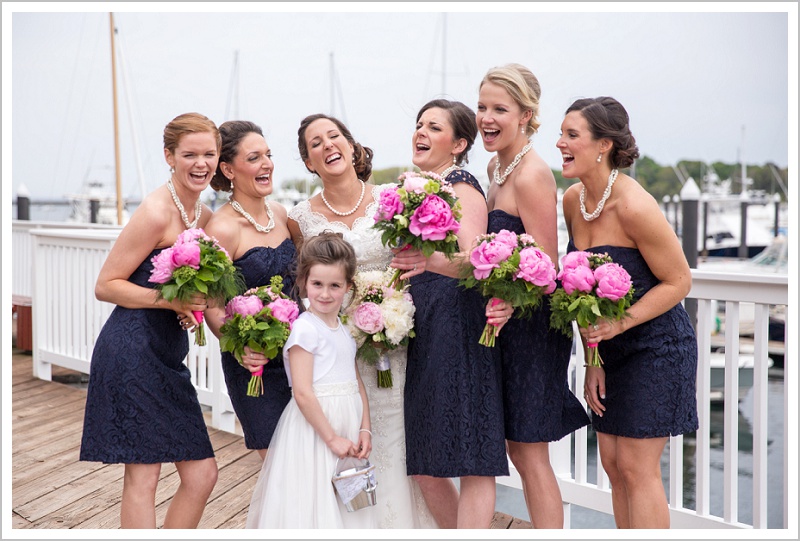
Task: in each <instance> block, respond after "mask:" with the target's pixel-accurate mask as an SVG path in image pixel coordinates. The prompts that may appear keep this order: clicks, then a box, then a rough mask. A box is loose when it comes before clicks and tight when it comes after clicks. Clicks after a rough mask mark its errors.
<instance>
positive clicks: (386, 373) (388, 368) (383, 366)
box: [375, 353, 394, 389]
mask: <svg viewBox="0 0 800 541" xmlns="http://www.w3.org/2000/svg"><path fill="white" fill-rule="evenodd" d="M375 368H377V370H378V387H382V388H384V389H391V388H392V385H393V384H394V382H393V381H392V365H391V363H390V362H389V354H388V353H381V356H380V357H378V362H377V363H375Z"/></svg>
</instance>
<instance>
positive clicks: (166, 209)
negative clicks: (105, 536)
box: [80, 113, 220, 529]
mask: <svg viewBox="0 0 800 541" xmlns="http://www.w3.org/2000/svg"><path fill="white" fill-rule="evenodd" d="M219 147H220V137H219V131H218V130H217V127H216V125H214V123H213V122H212V121H211V120H209V119H208V118H206V117H205V116H203V115H200V114H197V113H187V114H184V115H180V116H177V117H175V118H174V119H173V120H172V121H171V122H170V123H169V124H167V126H166V127H165V128H164V157H165V159H166V161H167V164H168V165H169V167H170V173H171V176H170V178H169V179H167V182H166V185H162V186H160V187H159V188H156V190H155V191H153V192H151V193H150V194H148V195H147V197H145V198H144V200H143V201H142V203H141V204H140V205H139V207H138V208H137V209H136V211H135V212H134V213H133V215H132V216H131V219H130V221H129V222H128V224H127V225H126V226H125V227H124V228H123V229H122V231H121V232H120V234H119V237H118V238H117V241H116V242H115V243H114V247H113V248H112V249H111V252H110V253H109V254H108V258H107V259H106V261H105V263H104V264H103V268H102V269H100V274H99V276H98V277H97V285H96V286H95V295H96V296H97V299H98V300H101V301H105V302H110V303H113V304H116V305H117V306H116V307H115V308H114V310H113V311H112V312H111V315H110V316H109V318H108V320H106V323H105V325H103V328H102V330H101V331H100V335H99V336H98V337H97V341H96V342H95V345H94V351H93V352H92V362H91V372H90V374H89V388H88V390H87V396H86V412H85V415H84V422H83V438H82V440H81V451H80V460H86V461H93V462H103V463H105V464H124V465H125V473H124V477H123V483H122V499H121V505H120V524H121V527H122V528H150V529H153V528H155V527H156V509H155V499H156V490H157V489H158V483H159V479H160V475H161V464H162V463H169V462H172V463H174V464H175V467H176V468H177V470H178V476H179V477H180V484H179V485H178V489H177V491H176V492H175V494H174V495H173V496H172V500H171V502H170V504H169V509H167V515H166V517H165V518H164V525H163V527H164V528H196V527H197V524H198V523H199V522H200V518H201V517H202V516H203V510H204V509H205V506H206V502H207V501H208V497H209V496H210V495H211V491H212V490H213V489H214V485H215V484H216V482H217V475H218V470H217V463H216V461H215V459H214V449H213V447H212V446H211V440H210V439H209V436H208V428H207V427H206V423H205V419H204V418H203V412H202V410H201V408H200V402H199V401H198V399H197V390H196V389H195V388H194V386H193V385H192V381H191V374H190V373H189V369H188V368H187V367H186V365H185V364H184V362H183V361H184V359H185V358H186V355H187V353H188V352H189V340H188V338H187V333H186V332H185V331H184V327H194V326H196V325H197V320H196V319H195V318H194V316H193V315H192V311H201V312H202V311H203V310H205V309H206V299H205V296H204V295H195V296H194V297H193V298H192V300H191V302H181V301H179V300H178V299H175V300H173V301H167V300H166V299H164V298H159V296H158V295H157V294H156V291H155V290H154V289H153V286H154V284H153V283H152V282H150V281H149V279H150V273H151V271H152V269H153V263H152V258H153V257H154V256H156V255H157V254H159V253H160V252H161V251H162V250H164V249H165V248H169V247H170V246H172V245H173V244H174V243H175V241H176V240H177V239H178V236H179V235H180V234H181V233H183V232H184V231H185V230H187V229H192V228H196V227H200V228H204V227H205V226H206V224H207V223H208V219H209V217H210V216H211V210H210V209H209V208H208V207H206V206H205V205H203V204H202V203H201V202H200V194H201V193H202V192H203V190H205V189H206V187H207V186H208V183H209V181H210V180H211V177H212V176H213V175H214V170H215V169H216V167H217V160H218V159H219ZM176 313H177V318H176ZM179 320H182V321H184V322H185V323H184V324H183V325H181V323H180V322H179Z"/></svg>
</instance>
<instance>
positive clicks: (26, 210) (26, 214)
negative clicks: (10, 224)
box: [17, 184, 31, 220]
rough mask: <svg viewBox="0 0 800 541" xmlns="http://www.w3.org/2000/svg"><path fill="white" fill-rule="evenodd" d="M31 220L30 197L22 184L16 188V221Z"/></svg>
mask: <svg viewBox="0 0 800 541" xmlns="http://www.w3.org/2000/svg"><path fill="white" fill-rule="evenodd" d="M30 219H31V195H30V193H29V192H28V188H26V187H25V185H24V184H20V185H19V188H17V220H30Z"/></svg>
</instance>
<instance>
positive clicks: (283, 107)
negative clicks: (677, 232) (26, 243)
mask: <svg viewBox="0 0 800 541" xmlns="http://www.w3.org/2000/svg"><path fill="white" fill-rule="evenodd" d="M742 6H744V7H742ZM2 7H3V20H2V24H3V33H2V34H3V109H4V110H3V113H4V114H3V124H4V126H3V130H4V137H3V158H4V159H3V172H4V175H3V187H4V193H5V194H13V195H16V192H17V189H18V188H19V186H20V185H21V184H24V185H25V186H26V187H27V189H28V191H29V192H30V193H31V195H32V197H33V198H34V199H36V198H41V197H60V196H62V195H65V194H67V193H70V192H75V191H79V190H80V188H81V184H82V183H83V181H84V179H88V180H94V179H98V180H103V181H106V182H108V183H109V186H111V187H112V189H113V185H114V169H113V165H114V139H113V114H112V110H113V109H112V91H111V59H110V43H109V42H110V31H109V14H108V13H109V11H114V13H115V15H114V16H115V22H116V26H117V27H118V29H119V40H118V48H117V52H118V56H119V60H118V62H117V80H118V88H119V122H120V137H121V139H120V150H121V167H122V182H123V193H124V194H125V195H128V196H131V197H134V198H138V197H141V193H142V189H144V191H146V192H149V191H151V190H153V189H154V188H155V187H157V186H158V185H159V184H161V183H163V182H164V181H165V180H166V179H167V176H168V172H167V166H166V164H165V162H164V158H163V150H162V148H163V146H162V134H163V128H164V125H165V124H166V123H167V122H169V121H170V120H171V119H172V118H174V117H175V116H177V115H178V114H181V113H184V112H188V111H197V112H201V113H203V114H205V115H207V116H208V117H210V118H211V119H212V120H214V121H215V122H216V123H218V124H219V123H221V122H223V121H225V120H231V119H234V117H237V118H240V119H247V120H252V121H254V122H256V123H257V124H259V125H261V126H262V127H263V128H264V132H265V135H266V137H267V142H268V143H269V145H270V146H271V148H272V150H273V155H274V156H273V159H274V161H275V168H276V169H275V176H276V179H277V180H278V182H280V181H281V180H284V179H288V178H296V177H301V178H309V177H310V175H309V173H308V172H307V171H306V170H305V168H304V167H303V165H302V163H301V161H300V158H299V153H298V151H297V128H298V125H299V123H300V120H301V119H302V118H303V117H304V116H306V115H308V114H312V113H318V112H325V113H333V114H335V115H336V116H339V117H340V118H342V119H343V120H344V121H345V122H346V123H347V124H348V126H349V127H350V129H351V131H352V132H353V134H354V136H355V137H356V138H357V140H358V141H359V142H361V143H362V144H364V145H365V146H369V147H371V148H372V149H373V150H374V151H375V159H374V164H373V165H374V168H375V169H382V168H386V167H392V166H400V167H403V166H405V167H411V160H410V154H411V152H410V149H411V134H412V131H413V128H414V122H415V115H416V112H417V110H418V109H419V108H420V106H422V105H423V104H424V103H425V102H426V101H428V100H430V99H433V98H436V97H442V96H444V97H447V98H450V99H457V100H460V101H463V102H464V103H466V104H467V105H469V106H470V107H472V108H474V107H475V104H476V101H477V96H478V84H479V83H480V80H481V78H482V77H483V75H484V74H485V72H486V71H487V70H488V69H489V68H491V67H493V66H498V65H502V64H506V63H509V62H518V63H521V64H524V65H525V66H527V67H529V68H530V69H531V70H532V71H533V72H534V73H535V74H536V76H537V77H538V78H539V80H540V83H541V86H542V100H541V118H540V119H541V121H542V127H541V129H540V131H539V133H538V134H536V135H535V136H534V139H533V140H534V143H535V145H536V148H537V149H538V151H539V152H540V154H542V156H543V157H544V158H545V160H546V161H547V162H548V163H549V164H550V166H551V167H553V168H556V169H560V167H561V162H560V154H559V153H558V151H557V150H556V148H555V143H556V140H557V139H558V135H559V130H560V123H561V120H562V118H563V112H564V110H565V109H566V108H567V107H568V106H569V105H570V104H571V103H572V102H573V101H574V100H575V99H577V98H581V97H595V96H599V95H610V96H613V97H615V98H617V99H618V100H619V101H621V102H622V104H623V105H624V106H625V107H626V108H627V110H628V112H629V114H630V117H631V127H632V130H633V134H634V136H635V137H636V140H637V142H638V145H639V148H640V151H641V153H642V154H644V155H647V156H649V157H651V158H653V159H654V160H656V162H658V163H660V164H662V165H671V164H675V163H676V162H677V161H679V160H683V159H687V160H702V161H706V162H714V161H723V162H729V163H730V162H737V161H739V160H740V157H742V156H743V157H744V159H745V160H746V161H747V162H748V163H755V164H765V163H767V162H772V163H775V164H777V165H778V166H780V167H786V166H788V165H790V162H791V163H793V164H795V165H796V148H797V123H796V118H797V108H796V104H797V69H796V66H797V54H796V52H795V51H796V50H797V10H796V8H797V5H796V4H794V3H773V4H756V3H753V4H742V5H733V4H730V3H714V4H707V5H703V4H699V3H691V4H679V3H665V4H661V5H657V6H656V7H655V8H653V7H652V6H651V5H649V4H645V3H641V4H628V3H625V4H613V3H611V4H609V3H606V4H591V5H584V4H575V5H573V4H567V3H561V4H554V5H549V4H537V3H507V4H504V3H489V2H486V3H469V4H468V3H452V4H451V3H439V4H437V3H421V4H412V3H397V4H386V3H374V4H369V3H363V4H362V3H357V4H355V3H354V4H347V3H335V4H311V5H307V4H302V3H291V4H280V3H244V4H235V3H234V4H228V3H224V4H223V3H210V4H203V3H188V4H183V3H179V4H169V3H165V4H148V3H130V4H103V3H85V4H84V3H66V4H36V3H29V2H25V3H13V2H11V3H9V2H3V4H2ZM189 9H191V12H189V11H188V10H189ZM329 9H330V10H333V9H335V10H336V12H323V11H321V10H329ZM599 9H600V10H602V9H606V10H609V11H606V12H597V11H596V10H599ZM653 9H658V10H659V11H660V12H654V11H652V10H653ZM701 9H702V10H711V11H712V12H706V13H700V11H701ZM723 9H729V10H730V9H747V10H751V11H750V12H744V11H743V12H720V11H721V10H723ZM770 9H772V10H773V12H769V11H768V10H770ZM56 10H57V11H58V12H55V11H56ZM268 10H269V11H268ZM442 10H450V11H449V12H447V14H446V15H444V14H443V13H442ZM467 10H470V11H471V12H468V11H467ZM587 10H591V11H587ZM159 11H160V12H159ZM204 11H205V12H204ZM237 58H238V84H232V80H233V74H234V65H235V64H236V59H237ZM332 67H333V69H332ZM443 73H444V77H443ZM12 93H13V94H12ZM12 96H13V97H12ZM10 97H11V99H9V98H10ZM12 100H13V101H12ZM12 104H13V108H12ZM9 120H10V121H11V126H10V127H9ZM12 145H13V150H11V147H12ZM137 154H138V158H137ZM8 158H11V160H9V159H8ZM489 158H490V155H489V154H487V153H486V152H485V151H484V150H483V146H482V143H481V141H480V138H478V140H477V141H476V143H475V147H474V150H473V152H472V153H471V155H470V165H469V169H470V170H472V172H473V173H475V174H476V175H477V176H479V177H485V174H486V173H485V172H486V163H487V162H488V160H489ZM9 161H10V162H11V163H10V167H9ZM137 163H140V164H141V165H140V166H137ZM139 168H140V169H141V171H142V174H141V180H140V173H139ZM795 171H796V169H795ZM9 184H10V185H9ZM6 200H7V199H6ZM4 210H6V209H4Z"/></svg>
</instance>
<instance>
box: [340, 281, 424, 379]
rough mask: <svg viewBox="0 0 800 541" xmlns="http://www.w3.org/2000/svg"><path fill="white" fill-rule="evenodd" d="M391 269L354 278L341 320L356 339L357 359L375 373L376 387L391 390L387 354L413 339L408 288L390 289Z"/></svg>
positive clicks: (412, 321) (411, 307)
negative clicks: (348, 303)
mask: <svg viewBox="0 0 800 541" xmlns="http://www.w3.org/2000/svg"><path fill="white" fill-rule="evenodd" d="M392 278H393V275H392V269H387V270H385V271H365V272H360V273H358V274H356V276H355V292H354V296H353V302H352V303H351V304H350V306H349V307H348V308H347V310H346V312H345V314H344V317H343V318H342V319H343V321H344V322H345V325H347V327H348V329H350V333H351V334H352V335H353V337H354V338H355V339H356V344H357V345H358V356H359V357H360V358H361V360H362V361H364V362H365V363H367V364H375V365H376V368H377V370H378V387H385V388H388V387H391V386H392V369H391V363H390V361H389V356H388V355H387V352H388V351H389V350H392V349H395V348H397V347H400V346H405V345H408V340H409V338H412V337H413V336H414V311H415V308H414V302H413V300H412V299H411V294H410V293H409V292H408V291H407V289H408V286H404V287H402V288H401V289H399V290H398V289H396V288H395V287H394V286H392V285H390V283H391V280H392Z"/></svg>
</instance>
